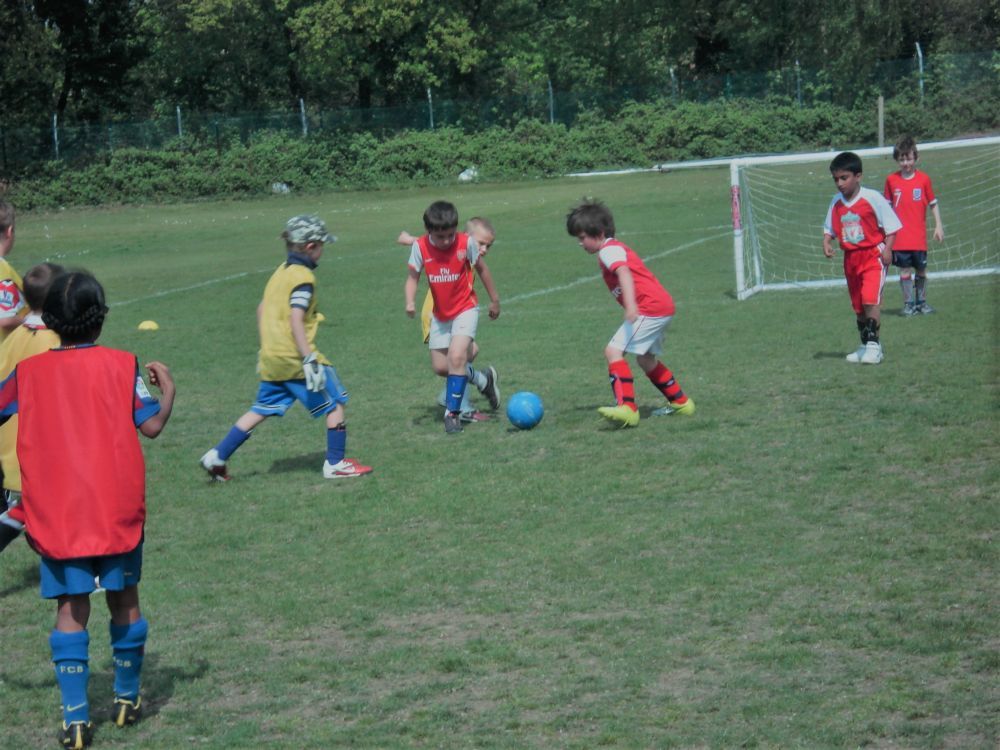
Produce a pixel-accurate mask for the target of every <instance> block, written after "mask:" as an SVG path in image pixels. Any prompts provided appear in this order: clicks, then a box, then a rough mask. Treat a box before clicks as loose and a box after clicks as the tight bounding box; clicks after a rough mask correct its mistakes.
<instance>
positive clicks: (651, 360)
mask: <svg viewBox="0 0 1000 750" xmlns="http://www.w3.org/2000/svg"><path fill="white" fill-rule="evenodd" d="M636 362H638V363H639V366H640V367H641V368H642V370H643V372H645V373H646V377H648V378H649V380H650V382H651V383H652V384H653V385H654V386H655V387H656V389H657V390H658V391H659V392H660V393H662V394H663V396H664V397H665V398H666V399H667V400H668V401H670V402H671V403H673V404H677V405H682V404H685V403H687V400H688V397H687V396H686V395H684V391H682V390H681V387H680V385H679V384H678V383H677V379H676V378H675V377H674V374H673V373H672V372H670V370H669V368H667V366H666V365H664V364H663V363H662V362H660V361H659V360H658V359H657V358H656V356H655V355H653V354H640V355H639V356H637V357H636Z"/></svg>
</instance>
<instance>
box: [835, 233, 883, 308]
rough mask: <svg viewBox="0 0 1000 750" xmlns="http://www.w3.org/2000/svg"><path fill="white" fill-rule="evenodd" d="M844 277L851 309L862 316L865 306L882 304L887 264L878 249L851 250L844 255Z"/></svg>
mask: <svg viewBox="0 0 1000 750" xmlns="http://www.w3.org/2000/svg"><path fill="white" fill-rule="evenodd" d="M844 276H845V277H846V278H847V291H848V293H849V294H850V295H851V307H853V308H854V312H855V313H856V314H858V315H860V314H861V313H862V312H864V308H865V305H880V304H882V287H883V286H885V264H884V263H882V255H881V253H880V252H879V250H878V248H877V247H876V248H872V249H871V250H850V251H848V252H845V253H844Z"/></svg>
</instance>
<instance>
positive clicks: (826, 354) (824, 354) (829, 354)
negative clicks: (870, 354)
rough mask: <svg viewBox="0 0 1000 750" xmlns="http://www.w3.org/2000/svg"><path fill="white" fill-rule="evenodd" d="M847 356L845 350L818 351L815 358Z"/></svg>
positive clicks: (841, 357)
mask: <svg viewBox="0 0 1000 750" xmlns="http://www.w3.org/2000/svg"><path fill="white" fill-rule="evenodd" d="M846 356H847V355H846V354H844V353H843V352H816V353H815V354H814V355H813V359H843V358H844V357H846Z"/></svg>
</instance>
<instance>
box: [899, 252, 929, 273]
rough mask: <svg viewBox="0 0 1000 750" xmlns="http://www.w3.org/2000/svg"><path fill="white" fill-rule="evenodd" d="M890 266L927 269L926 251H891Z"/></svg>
mask: <svg viewBox="0 0 1000 750" xmlns="http://www.w3.org/2000/svg"><path fill="white" fill-rule="evenodd" d="M892 265H894V266H897V267H898V268H917V269H924V268H927V251H926V250H900V251H899V252H896V251H895V250H893V251H892Z"/></svg>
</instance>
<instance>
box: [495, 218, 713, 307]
mask: <svg viewBox="0 0 1000 750" xmlns="http://www.w3.org/2000/svg"><path fill="white" fill-rule="evenodd" d="M730 235H731V233H730V232H726V233H724V234H713V235H712V236H710V237H702V238H701V239H699V240H694V241H693V242H687V243H685V244H683V245H678V246H677V247H672V248H670V249H669V250H664V251H663V252H662V253H655V254H654V255H649V256H647V257H645V258H643V261H644V262H646V261H651V260H659V259H660V258H665V257H666V256H668V255H673V254H674V253H678V252H680V251H681V250H687V249H688V248H692V247H695V246H696V245H700V244H702V243H704V242H711V241H713V240H719V239H722V238H723V237H729V236H730ZM600 278H601V276H600V274H598V275H596V276H581V277H580V278H579V279H576V280H575V281H571V282H569V283H568V284H560V285H559V286H550V287H549V288H548V289H539V290H537V291H534V292H525V293H524V294H515V295H514V296H513V297H508V298H507V299H505V300H503V304H504V305H509V304H510V303H511V302H521V301H523V300H526V299H531V298H532V297H541V296H543V295H546V294H552V293H553V292H562V291H565V290H566V289H572V288H573V287H577V286H580V285H581V284H589V283H590V282H592V281H598V280H600Z"/></svg>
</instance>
